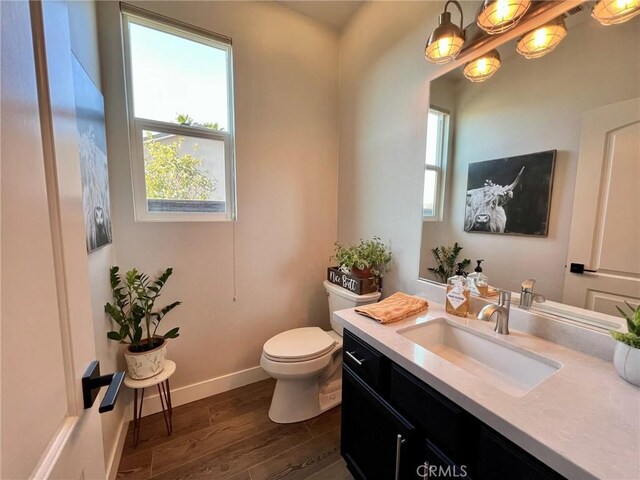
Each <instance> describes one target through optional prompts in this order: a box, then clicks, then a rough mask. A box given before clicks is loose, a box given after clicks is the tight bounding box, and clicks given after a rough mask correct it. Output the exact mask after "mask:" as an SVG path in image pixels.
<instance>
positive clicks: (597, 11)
mask: <svg viewBox="0 0 640 480" xmlns="http://www.w3.org/2000/svg"><path fill="white" fill-rule="evenodd" d="M638 14H640V0H599V1H598V2H596V4H595V6H594V7H593V10H592V11H591V16H592V17H593V18H595V19H596V20H598V21H599V22H600V23H601V24H602V25H616V24H618V23H624V22H626V21H627V20H631V19H632V18H633V17H635V16H636V15H638Z"/></svg>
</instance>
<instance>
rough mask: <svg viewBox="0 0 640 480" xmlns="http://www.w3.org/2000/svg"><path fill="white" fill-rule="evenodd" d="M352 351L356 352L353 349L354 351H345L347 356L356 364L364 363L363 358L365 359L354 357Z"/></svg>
mask: <svg viewBox="0 0 640 480" xmlns="http://www.w3.org/2000/svg"><path fill="white" fill-rule="evenodd" d="M354 353H356V352H355V351H354V352H347V355H348V356H349V358H351V360H353V361H354V362H356V363H357V364H358V365H360V366H362V364H363V363H364V360H365V359H362V360H358V359H357V358H356V357H355V355H354Z"/></svg>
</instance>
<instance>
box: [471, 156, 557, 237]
mask: <svg viewBox="0 0 640 480" xmlns="http://www.w3.org/2000/svg"><path fill="white" fill-rule="evenodd" d="M555 158H556V150H550V151H547V152H539V153H532V154H528V155H520V156H517V157H509V158H502V159H498V160H489V161H485V162H477V163H471V164H469V174H468V178H467V198H466V208H465V218H464V229H465V231H467V232H484V233H496V234H508V235H537V236H547V234H548V231H549V210H550V207H551V190H552V186H553V170H554V166H555Z"/></svg>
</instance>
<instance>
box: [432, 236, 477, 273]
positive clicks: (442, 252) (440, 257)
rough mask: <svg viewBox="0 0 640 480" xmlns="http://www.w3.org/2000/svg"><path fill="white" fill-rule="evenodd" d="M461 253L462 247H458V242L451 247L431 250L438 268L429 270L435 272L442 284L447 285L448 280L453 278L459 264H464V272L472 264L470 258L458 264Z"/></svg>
mask: <svg viewBox="0 0 640 480" xmlns="http://www.w3.org/2000/svg"><path fill="white" fill-rule="evenodd" d="M461 251H462V247H461V246H460V245H458V242H455V243H454V244H453V245H451V246H446V245H441V246H439V247H436V248H433V249H431V253H433V257H434V258H435V259H436V264H437V266H436V267H435V268H429V269H428V270H429V271H430V272H433V274H434V275H435V276H436V277H437V278H438V280H440V281H441V282H442V283H447V280H448V279H449V278H450V277H452V276H453V274H454V272H455V271H456V265H457V264H458V263H462V269H463V270H464V269H466V268H467V267H468V266H469V265H470V264H471V260H469V259H468V258H465V259H464V260H462V261H461V262H458V255H460V252H461Z"/></svg>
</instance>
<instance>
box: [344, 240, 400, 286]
mask: <svg viewBox="0 0 640 480" xmlns="http://www.w3.org/2000/svg"><path fill="white" fill-rule="evenodd" d="M332 258H333V259H335V260H337V262H338V263H339V264H340V270H342V271H343V272H344V273H349V274H351V275H353V276H354V277H358V278H376V279H380V278H382V276H383V275H384V274H385V273H386V272H388V271H389V268H388V265H389V262H391V250H390V249H389V248H388V247H387V246H386V245H385V244H384V243H382V241H381V240H380V237H373V239H372V240H360V243H358V244H357V245H348V246H344V245H342V244H340V243H339V242H336V243H335V250H334V254H333V257H332Z"/></svg>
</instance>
